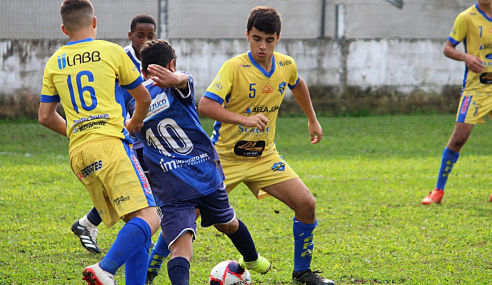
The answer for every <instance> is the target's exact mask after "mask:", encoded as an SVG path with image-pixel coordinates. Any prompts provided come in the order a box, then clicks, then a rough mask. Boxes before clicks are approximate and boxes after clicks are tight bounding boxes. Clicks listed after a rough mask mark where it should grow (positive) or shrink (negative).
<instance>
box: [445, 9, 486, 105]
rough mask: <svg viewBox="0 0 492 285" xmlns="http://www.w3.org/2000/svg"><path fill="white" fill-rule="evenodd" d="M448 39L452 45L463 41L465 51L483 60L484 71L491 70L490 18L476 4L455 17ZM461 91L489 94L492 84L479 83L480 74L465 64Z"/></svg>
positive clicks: (469, 93)
mask: <svg viewBox="0 0 492 285" xmlns="http://www.w3.org/2000/svg"><path fill="white" fill-rule="evenodd" d="M448 40H449V41H450V42H451V43H453V44H454V45H458V44H459V43H460V42H462V41H463V44H464V50H465V52H466V53H469V54H472V55H475V56H477V57H479V58H480V59H482V60H484V64H485V71H484V72H492V18H489V17H488V16H487V15H486V14H485V13H484V12H482V11H481V10H480V9H479V8H478V4H475V5H473V6H471V7H470V8H468V9H466V10H465V11H463V12H461V13H460V14H459V15H458V16H457V17H456V20H455V22H454V26H453V30H452V31H451V33H450V35H449V38H448ZM462 91H463V94H464V95H485V94H490V92H491V91H492V84H483V83H481V82H480V74H478V73H475V72H473V71H471V70H469V69H468V67H466V65H465V75H464V78H463V90H462Z"/></svg>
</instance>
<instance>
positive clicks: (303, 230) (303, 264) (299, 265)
mask: <svg viewBox="0 0 492 285" xmlns="http://www.w3.org/2000/svg"><path fill="white" fill-rule="evenodd" d="M317 225H318V221H316V222H314V224H304V223H302V222H299V221H298V220H297V219H296V217H294V272H300V271H304V270H307V269H309V268H310V267H311V259H312V257H313V249H314V242H313V236H314V229H315V228H316V226H317Z"/></svg>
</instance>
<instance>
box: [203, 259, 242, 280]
mask: <svg viewBox="0 0 492 285" xmlns="http://www.w3.org/2000/svg"><path fill="white" fill-rule="evenodd" d="M208 284H209V285H250V284H251V274H249V271H248V270H247V269H244V268H242V267H241V266H240V265H239V263H238V262H237V261H234V260H226V261H222V262H221V263H219V264H217V265H216V266H215V267H214V269H212V272H210V277H209V279H208Z"/></svg>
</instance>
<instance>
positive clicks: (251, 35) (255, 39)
mask: <svg viewBox="0 0 492 285" xmlns="http://www.w3.org/2000/svg"><path fill="white" fill-rule="evenodd" d="M246 37H247V38H248V41H249V48H250V49H251V54H252V55H253V58H254V60H255V61H256V62H258V63H262V62H268V61H269V60H271V59H272V56H273V52H274V51H275V45H277V42H278V40H279V39H280V35H277V33H274V34H272V35H269V34H265V33H264V32H260V31H258V29H256V28H255V27H253V28H252V29H251V31H249V32H248V31H246Z"/></svg>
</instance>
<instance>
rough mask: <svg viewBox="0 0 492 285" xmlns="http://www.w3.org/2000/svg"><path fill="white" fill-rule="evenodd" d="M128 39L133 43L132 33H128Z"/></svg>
mask: <svg viewBox="0 0 492 285" xmlns="http://www.w3.org/2000/svg"><path fill="white" fill-rule="evenodd" d="M128 39H129V40H130V41H131V40H132V31H128Z"/></svg>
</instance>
